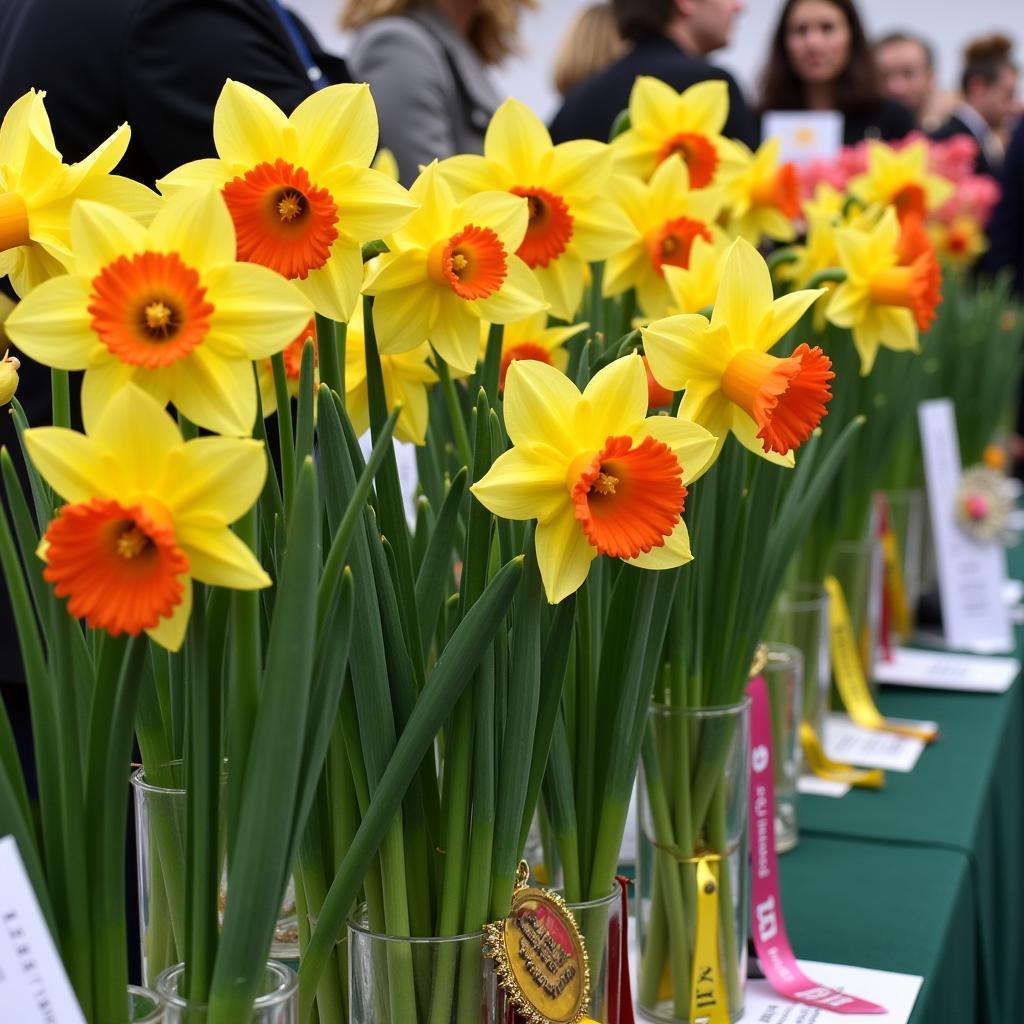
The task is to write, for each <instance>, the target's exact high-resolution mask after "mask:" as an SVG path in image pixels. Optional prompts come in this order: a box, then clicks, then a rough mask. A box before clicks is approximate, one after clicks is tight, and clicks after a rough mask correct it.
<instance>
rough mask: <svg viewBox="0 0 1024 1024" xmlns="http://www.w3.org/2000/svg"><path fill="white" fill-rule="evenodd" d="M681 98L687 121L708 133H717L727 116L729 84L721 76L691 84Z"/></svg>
mask: <svg viewBox="0 0 1024 1024" xmlns="http://www.w3.org/2000/svg"><path fill="white" fill-rule="evenodd" d="M681 99H683V100H685V102H686V107H687V115H688V116H687V121H688V123H689V124H691V125H693V126H694V127H697V126H699V127H700V128H701V129H702V131H703V132H705V133H706V134H708V135H718V134H719V133H720V132H721V131H722V129H723V128H724V127H725V121H726V118H727V117H728V116H729V86H728V83H727V82H726V81H725V80H724V79H721V78H713V79H708V80H707V81H704V82H698V83H697V84H696V85H691V86H690V87H689V88H688V89H687V90H686V91H685V92H683V94H682V96H681Z"/></svg>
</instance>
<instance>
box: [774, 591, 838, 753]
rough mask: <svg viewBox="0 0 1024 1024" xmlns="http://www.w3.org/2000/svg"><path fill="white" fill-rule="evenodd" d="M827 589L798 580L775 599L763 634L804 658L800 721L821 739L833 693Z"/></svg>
mask: <svg viewBox="0 0 1024 1024" xmlns="http://www.w3.org/2000/svg"><path fill="white" fill-rule="evenodd" d="M828 614H829V607H828V592H827V591H826V590H825V588H824V587H822V586H819V585H812V584H807V583H798V584H795V585H793V586H791V587H789V588H788V589H787V590H786V591H784V592H783V593H782V595H781V596H780V597H779V600H778V601H777V602H776V605H775V610H774V612H773V613H772V616H771V619H770V621H769V624H768V628H767V630H766V631H765V637H766V639H767V640H768V641H769V642H770V643H779V644H787V645H789V646H790V647H795V648H796V649H797V650H798V651H799V652H800V654H801V656H802V661H803V699H802V701H801V708H802V714H803V721H805V722H807V723H809V724H810V725H811V726H812V727H813V729H814V732H815V735H816V736H817V737H818V738H819V739H821V737H822V736H823V735H824V731H825V715H826V714H827V713H828V710H829V704H830V700H831V694H832V644H831V640H830V633H829V620H828Z"/></svg>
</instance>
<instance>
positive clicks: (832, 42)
mask: <svg viewBox="0 0 1024 1024" xmlns="http://www.w3.org/2000/svg"><path fill="white" fill-rule="evenodd" d="M761 109H762V111H765V110H838V111H839V112H840V113H841V114H842V115H843V117H844V126H843V142H844V143H845V144H846V145H853V144H854V143H856V142H860V141H861V139H864V138H876V139H885V140H892V139H900V138H902V137H903V136H904V135H906V134H907V133H908V132H910V131H912V130H913V128H914V119H913V117H912V115H911V113H910V111H909V110H907V109H906V108H905V107H903V106H901V105H900V104H899V103H896V102H894V101H893V100H888V99H886V98H885V97H884V96H883V95H882V92H881V90H880V88H879V85H878V76H877V74H876V72H875V62H874V57H873V55H872V52H871V46H870V44H869V43H868V39H867V35H866V34H865V32H864V26H863V24H862V22H861V20H860V15H859V14H858V13H857V8H856V7H855V6H854V4H853V0H786V3H785V5H784V6H783V8H782V14H781V16H780V17H779V23H778V26H777V27H776V29H775V34H774V36H773V37H772V45H771V51H770V53H769V55H768V63H767V65H766V67H765V70H764V75H763V78H762V84H761Z"/></svg>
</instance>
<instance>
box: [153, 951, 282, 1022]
mask: <svg viewBox="0 0 1024 1024" xmlns="http://www.w3.org/2000/svg"><path fill="white" fill-rule="evenodd" d="M264 970H265V971H266V972H267V974H269V975H271V976H276V977H277V978H278V979H279V980H278V983H277V984H276V985H275V986H274V988H273V989H272V990H271V991H270V992H265V993H264V994H263V995H261V996H257V997H256V999H255V1001H254V1002H253V1004H252V1008H253V1011H254V1012H255V1011H257V1010H266V1009H271V1008H273V1007H274V1006H278V1005H280V1004H281V1003H282V1002H283V1001H284V1000H286V999H288V998H289V997H291V996H293V995H294V994H295V992H296V991H297V990H298V984H299V979H298V976H297V975H296V974H295V972H294V971H293V970H292V969H291V968H290V967H288V966H287V965H286V964H283V963H281V962H280V961H279V960H268V961H267V962H266V963H265V964H264ZM184 973H185V965H184V964H183V963H180V964H171V966H170V967H165V968H164V969H163V970H162V971H161V972H160V973H159V974H158V975H157V978H156V991H157V995H159V996H160V998H161V999H162V1000H163V1001H164V1003H165V1004H166V1008H167V1009H171V1010H192V1011H200V1012H201V1011H203V1010H205V1009H207V1008H208V1005H209V1004H207V1003H194V1002H191V1001H190V1000H188V999H186V998H185V997H184V996H181V995H179V994H178V991H177V986H175V987H174V988H173V989H171V988H170V984H171V981H172V980H173V981H175V982H177V981H178V980H179V979H180V978H181V976H182V975H183V974H184Z"/></svg>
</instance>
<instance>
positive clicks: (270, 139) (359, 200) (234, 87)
mask: <svg viewBox="0 0 1024 1024" xmlns="http://www.w3.org/2000/svg"><path fill="white" fill-rule="evenodd" d="M377 135H378V130H377V110H376V108H375V107H374V104H373V98H372V97H371V96H370V90H369V87H368V86H366V85H332V86H329V87H328V88H326V89H321V90H319V91H318V92H314V93H313V94H312V95H311V96H309V97H307V98H306V99H304V100H303V101H302V102H301V103H300V104H299V105H298V106H297V107H296V108H295V110H294V111H293V112H292V115H291V117H286V116H285V114H284V113H283V112H282V111H281V110H280V108H279V107H277V106H276V105H275V104H274V103H273V102H272V101H271V100H269V99H267V97H266V96H264V95H263V94H262V93H260V92H257V91H256V90H255V89H251V88H250V87H249V86H247V85H242V84H241V83H240V82H233V81H231V80H230V79H228V81H227V82H226V83H225V85H224V88H223V89H222V90H221V94H220V97H219V99H218V100H217V106H216V107H215V108H214V113H213V139H214V142H215V144H216V146H217V154H218V156H219V159H210V160H196V161H193V162H192V163H188V164H184V165H183V166H181V167H179V168H177V169H176V170H174V171H172V172H171V173H170V174H168V175H167V176H166V177H165V178H163V179H162V180H161V181H159V182H158V183H157V186H158V187H159V189H160V191H161V192H163V193H165V194H170V193H174V192H176V191H179V190H180V189H182V188H186V187H194V186H197V185H202V186H205V187H209V186H210V185H213V186H215V187H216V188H218V189H220V190H221V192H222V193H223V196H224V200H225V202H226V203H227V206H228V209H229V210H230V211H231V219H232V220H233V222H234V225H235V234H236V237H237V242H238V259H239V260H245V261H247V262H250V263H259V264H262V265H263V266H265V267H269V268H270V269H271V270H275V271H277V273H279V274H280V275H281V276H282V277H286V278H288V279H289V280H291V281H294V282H295V284H296V285H297V286H298V287H299V288H300V289H301V290H302V291H303V293H304V294H305V295H306V297H307V298H308V299H309V301H310V302H311V303H312V304H313V307H314V308H315V309H316V311H317V312H318V313H322V314H323V315H324V316H327V317H331V318H332V319H334V320H338V321H345V320H348V319H349V317H350V316H351V315H352V311H353V310H354V309H355V306H356V300H357V299H358V298H359V288H360V285H361V283H362V279H363V262H362V245H363V243H364V242H371V241H374V240H376V239H378V238H382V237H383V236H384V235H386V234H388V233H389V232H391V231H394V230H395V228H397V227H399V226H400V225H402V224H403V223H404V222H405V221H406V220H408V218H409V215H410V214H411V213H412V211H413V209H414V208H415V204H414V203H413V202H412V200H411V199H410V197H409V193H408V192H406V190H405V189H404V188H402V186H401V185H399V184H398V183H397V182H396V181H394V180H392V179H391V178H389V177H388V176H387V175H385V174H382V173H381V172H380V171H375V170H372V169H371V168H370V161H371V160H372V159H373V156H374V153H375V152H376V150H377Z"/></svg>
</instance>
